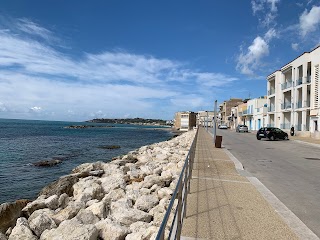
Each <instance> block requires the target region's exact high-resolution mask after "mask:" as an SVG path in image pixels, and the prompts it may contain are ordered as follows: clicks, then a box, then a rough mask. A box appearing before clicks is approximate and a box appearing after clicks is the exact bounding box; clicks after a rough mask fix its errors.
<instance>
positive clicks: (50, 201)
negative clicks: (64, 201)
mask: <svg viewBox="0 0 320 240" xmlns="http://www.w3.org/2000/svg"><path fill="white" fill-rule="evenodd" d="M44 203H45V204H46V206H47V207H48V208H50V209H52V210H55V209H57V208H58V206H59V197H58V196H57V195H52V196H50V197H48V198H47V199H45V200H44Z"/></svg>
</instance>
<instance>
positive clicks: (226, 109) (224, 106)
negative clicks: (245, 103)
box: [219, 98, 242, 127]
mask: <svg viewBox="0 0 320 240" xmlns="http://www.w3.org/2000/svg"><path fill="white" fill-rule="evenodd" d="M240 103H242V99H241V98H230V100H227V101H224V102H223V103H221V104H220V105H219V108H220V112H219V116H220V124H226V125H227V126H228V127H230V121H231V119H232V114H231V108H232V107H235V106H237V105H239V104H240ZM231 125H232V124H231Z"/></svg>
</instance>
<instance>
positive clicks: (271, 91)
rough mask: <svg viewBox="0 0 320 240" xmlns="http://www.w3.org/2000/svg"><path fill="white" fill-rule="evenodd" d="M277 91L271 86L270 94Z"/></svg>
mask: <svg viewBox="0 0 320 240" xmlns="http://www.w3.org/2000/svg"><path fill="white" fill-rule="evenodd" d="M275 92H276V90H275V89H273V88H271V89H270V90H268V95H272V94H274V93H275Z"/></svg>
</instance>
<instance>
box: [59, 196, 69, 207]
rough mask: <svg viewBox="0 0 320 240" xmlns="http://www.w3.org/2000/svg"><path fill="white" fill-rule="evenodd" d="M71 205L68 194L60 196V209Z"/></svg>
mask: <svg viewBox="0 0 320 240" xmlns="http://www.w3.org/2000/svg"><path fill="white" fill-rule="evenodd" d="M68 203H69V196H68V194H66V193H63V194H61V195H60V197H59V200H58V207H60V208H65V207H66V206H67V205H68Z"/></svg>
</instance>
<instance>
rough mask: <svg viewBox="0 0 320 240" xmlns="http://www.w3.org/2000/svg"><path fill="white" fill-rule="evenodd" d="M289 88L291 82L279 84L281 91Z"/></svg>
mask: <svg viewBox="0 0 320 240" xmlns="http://www.w3.org/2000/svg"><path fill="white" fill-rule="evenodd" d="M289 87H292V80H290V81H287V82H285V83H282V84H281V89H282V90H284V89H287V88H289Z"/></svg>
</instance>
